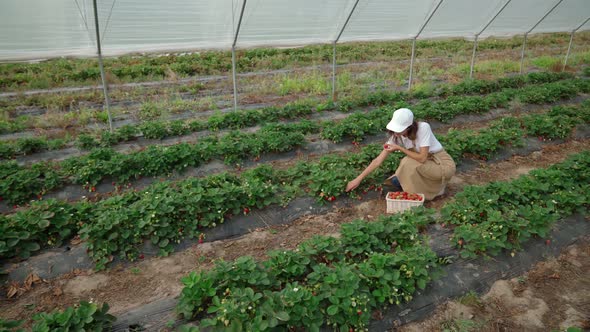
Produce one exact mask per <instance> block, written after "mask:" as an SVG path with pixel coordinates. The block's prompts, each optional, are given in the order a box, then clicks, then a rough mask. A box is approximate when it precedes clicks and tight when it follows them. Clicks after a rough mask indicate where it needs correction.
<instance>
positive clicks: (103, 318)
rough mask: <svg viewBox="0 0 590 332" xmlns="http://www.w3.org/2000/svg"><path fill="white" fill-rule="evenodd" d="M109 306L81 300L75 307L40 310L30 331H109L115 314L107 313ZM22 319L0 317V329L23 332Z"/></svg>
mask: <svg viewBox="0 0 590 332" xmlns="http://www.w3.org/2000/svg"><path fill="white" fill-rule="evenodd" d="M108 311H109V306H108V304H106V303H104V304H103V305H102V306H99V305H97V304H96V303H92V302H86V301H82V302H80V303H79V304H78V305H76V306H75V307H68V308H67V309H65V310H63V311H57V310H55V311H53V312H51V313H46V312H42V313H39V314H36V315H35V316H34V317H33V326H32V328H31V331H32V332H50V331H110V329H111V327H112V325H113V322H115V321H116V318H115V316H113V315H110V314H108ZM22 323H23V321H7V320H3V319H2V318H0V331H2V332H24V331H25V330H24V329H21V328H19V326H20V325H21V324H22Z"/></svg>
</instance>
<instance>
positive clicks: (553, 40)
mask: <svg viewBox="0 0 590 332" xmlns="http://www.w3.org/2000/svg"><path fill="white" fill-rule="evenodd" d="M576 37H577V38H584V39H586V38H587V36H586V35H585V34H584V32H580V33H578V34H576ZM564 40H566V39H564V38H563V34H551V35H543V36H532V37H531V38H529V40H528V44H529V47H533V48H534V47H536V46H539V45H543V46H555V45H564ZM581 44H584V43H583V42H582V43H581ZM520 45H522V39H521V38H520V37H517V38H513V39H508V40H507V39H486V40H482V41H481V42H480V43H479V44H478V48H479V49H480V50H482V51H485V50H494V51H498V50H506V49H508V50H510V49H516V48H519V47H520ZM417 46H418V51H419V55H420V56H421V57H425V56H426V57H432V56H444V57H447V56H448V54H457V53H459V52H465V53H467V52H470V50H471V47H472V44H471V43H470V42H468V41H465V40H462V39H454V40H436V41H431V40H428V41H427V40H419V41H418V44H417ZM336 47H337V54H338V62H339V63H352V62H366V61H391V60H392V59H404V60H405V59H407V58H408V57H409V54H410V45H409V44H408V43H407V41H397V42H371V43H355V44H354V45H352V44H348V45H347V44H338V45H337V46H336ZM236 60H237V61H236V68H237V70H238V71H240V72H243V71H257V70H269V69H270V70H272V69H283V68H290V67H293V66H295V67H299V66H311V65H314V66H315V65H317V64H318V63H326V64H328V63H330V61H331V60H332V46H331V45H312V46H306V47H302V48H294V49H272V48H256V49H246V50H239V51H237V57H236ZM104 64H105V70H106V71H107V72H108V73H109V74H110V75H112V77H113V78H115V79H116V80H117V81H123V82H129V81H146V80H162V79H165V78H167V77H169V76H170V75H172V76H173V77H177V76H178V77H188V76H194V75H196V76H203V75H217V74H226V73H228V72H230V71H231V52H229V51H206V52H195V53H193V54H186V55H176V54H174V55H166V56H161V55H160V56H146V57H137V56H123V57H117V58H107V59H105V62H104ZM0 77H1V79H0V89H2V90H4V91H6V90H22V89H46V88H50V87H57V86H72V85H80V84H81V83H82V84H96V81H97V80H99V79H100V71H99V69H98V66H97V64H96V60H95V59H54V60H49V61H44V62H40V63H35V64H30V63H26V64H21V63H14V64H9V63H7V64H0Z"/></svg>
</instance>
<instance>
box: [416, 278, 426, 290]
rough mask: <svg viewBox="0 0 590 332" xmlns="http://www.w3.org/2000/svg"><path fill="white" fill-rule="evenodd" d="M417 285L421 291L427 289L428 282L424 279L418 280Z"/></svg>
mask: <svg viewBox="0 0 590 332" xmlns="http://www.w3.org/2000/svg"><path fill="white" fill-rule="evenodd" d="M416 283H417V284H418V287H419V288H420V289H424V288H426V281H425V280H424V279H418V281H417V282H416Z"/></svg>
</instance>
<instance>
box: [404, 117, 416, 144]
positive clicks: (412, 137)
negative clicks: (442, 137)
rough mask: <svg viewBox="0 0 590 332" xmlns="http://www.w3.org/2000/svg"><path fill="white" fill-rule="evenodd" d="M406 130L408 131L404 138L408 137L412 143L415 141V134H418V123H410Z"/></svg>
mask: <svg viewBox="0 0 590 332" xmlns="http://www.w3.org/2000/svg"><path fill="white" fill-rule="evenodd" d="M406 130H407V131H408V132H407V133H406V136H408V138H409V139H410V140H412V141H413V140H415V139H416V134H417V133H418V122H416V121H414V122H412V124H411V125H410V126H409V127H408V128H407V129H406Z"/></svg>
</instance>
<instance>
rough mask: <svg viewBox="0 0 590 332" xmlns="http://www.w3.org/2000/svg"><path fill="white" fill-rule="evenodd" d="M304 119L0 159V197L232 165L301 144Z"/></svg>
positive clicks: (20, 198)
mask: <svg viewBox="0 0 590 332" xmlns="http://www.w3.org/2000/svg"><path fill="white" fill-rule="evenodd" d="M317 128H318V125H317V124H315V123H312V122H310V121H307V120H306V121H301V122H299V123H294V124H269V125H267V126H265V127H263V128H262V129H261V130H259V131H258V132H256V133H244V132H239V131H234V132H231V133H228V134H226V135H223V136H221V137H220V138H218V137H216V136H213V135H211V136H208V137H205V138H203V139H201V140H200V141H199V142H198V143H196V144H189V143H180V144H176V145H172V146H149V147H147V148H146V149H144V150H141V151H138V152H134V153H131V154H124V153H119V152H116V151H114V150H113V149H110V148H102V149H95V150H93V151H92V152H91V153H90V154H88V155H86V156H83V157H72V158H69V159H66V160H64V161H62V162H59V163H36V164H33V165H32V166H30V167H26V166H20V165H18V164H17V163H16V162H15V161H10V162H4V163H0V179H2V182H1V183H0V197H1V198H0V199H6V200H7V201H9V202H11V203H13V204H14V203H16V204H20V203H23V202H26V201H28V200H29V199H30V198H31V197H35V196H42V195H44V194H45V193H47V192H48V191H50V190H55V189H57V188H59V187H61V186H63V185H65V184H67V183H75V184H82V185H85V186H86V187H87V188H88V189H89V190H90V191H93V188H94V186H95V185H96V184H98V183H99V182H100V181H102V180H103V179H105V178H107V177H110V178H113V179H114V180H115V181H117V182H119V183H126V182H129V181H130V180H132V179H137V178H139V177H142V176H158V175H165V174H170V173H172V172H174V171H182V170H184V169H186V168H188V167H196V166H199V165H201V164H203V163H205V162H207V161H209V160H211V159H213V158H221V159H224V160H225V162H226V163H227V164H235V163H237V162H239V161H241V160H243V159H246V158H255V157H258V156H260V155H261V154H263V153H267V152H285V151H289V150H292V149H293V148H294V147H296V146H300V145H302V144H304V143H305V134H306V133H309V132H314V131H317Z"/></svg>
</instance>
